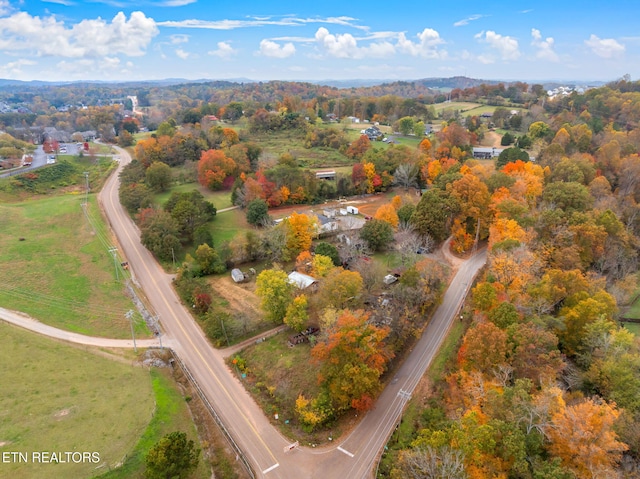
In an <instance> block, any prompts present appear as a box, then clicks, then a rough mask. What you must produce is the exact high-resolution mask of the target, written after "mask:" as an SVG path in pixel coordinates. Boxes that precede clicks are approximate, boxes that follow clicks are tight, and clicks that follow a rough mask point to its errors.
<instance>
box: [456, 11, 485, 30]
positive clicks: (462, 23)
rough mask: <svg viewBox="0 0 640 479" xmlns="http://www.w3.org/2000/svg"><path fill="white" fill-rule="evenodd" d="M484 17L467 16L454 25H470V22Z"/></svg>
mask: <svg viewBox="0 0 640 479" xmlns="http://www.w3.org/2000/svg"><path fill="white" fill-rule="evenodd" d="M482 17H484V15H477V14H476V15H471V16H470V17H467V18H463V19H462V20H458V21H457V22H455V23H454V24H453V26H454V27H463V26H465V25H469V22H473V21H475V20H479V19H481V18H482Z"/></svg>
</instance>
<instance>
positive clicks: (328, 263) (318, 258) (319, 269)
mask: <svg viewBox="0 0 640 479" xmlns="http://www.w3.org/2000/svg"><path fill="white" fill-rule="evenodd" d="M333 268H335V266H334V264H333V260H332V259H331V258H329V257H328V256H325V255H323V254H317V253H316V254H315V256H314V257H313V270H312V273H311V274H312V275H313V276H315V277H316V278H324V277H325V276H326V275H328V274H329V273H330V272H331V270H332V269H333Z"/></svg>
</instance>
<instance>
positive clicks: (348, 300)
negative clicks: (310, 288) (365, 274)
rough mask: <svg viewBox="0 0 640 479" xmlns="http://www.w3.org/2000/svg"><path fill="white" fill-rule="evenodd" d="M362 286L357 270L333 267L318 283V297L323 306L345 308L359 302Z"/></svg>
mask: <svg viewBox="0 0 640 479" xmlns="http://www.w3.org/2000/svg"><path fill="white" fill-rule="evenodd" d="M362 287H363V281H362V276H360V274H359V273H358V272H357V271H349V270H344V269H342V268H335V269H333V270H332V271H331V272H330V273H329V274H328V275H327V276H326V277H325V278H324V280H323V281H322V282H321V283H320V288H319V290H318V299H319V302H320V304H322V305H323V307H334V308H336V309H340V308H345V307H348V306H350V305H353V304H358V303H359V301H360V295H361V294H362Z"/></svg>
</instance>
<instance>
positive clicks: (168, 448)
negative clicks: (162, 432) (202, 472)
mask: <svg viewBox="0 0 640 479" xmlns="http://www.w3.org/2000/svg"><path fill="white" fill-rule="evenodd" d="M199 459H200V450H199V449H197V448H196V446H195V443H194V442H193V441H192V440H187V435H186V434H185V433H184V432H178V431H176V432H172V433H170V434H167V435H166V436H164V437H163V438H162V439H160V441H158V442H157V443H156V444H155V445H154V446H153V447H152V448H151V449H150V450H149V452H148V453H147V455H146V457H145V464H146V466H147V468H146V470H145V477H146V478H147V479H184V478H186V477H189V475H190V474H191V472H192V471H193V470H194V469H195V468H196V467H198V462H199Z"/></svg>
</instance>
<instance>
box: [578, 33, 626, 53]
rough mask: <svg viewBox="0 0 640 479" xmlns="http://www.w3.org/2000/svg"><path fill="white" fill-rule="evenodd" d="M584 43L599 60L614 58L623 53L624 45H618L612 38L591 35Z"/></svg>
mask: <svg viewBox="0 0 640 479" xmlns="http://www.w3.org/2000/svg"><path fill="white" fill-rule="evenodd" d="M584 43H585V44H586V45H587V46H588V47H589V48H591V50H592V51H593V53H595V54H596V55H598V56H599V57H601V58H614V57H618V56H620V55H622V54H623V53H624V50H625V47H624V45H622V44H620V43H618V42H617V41H616V40H614V39H613V38H598V37H597V36H596V35H594V34H591V36H590V37H589V40H585V41H584Z"/></svg>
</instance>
